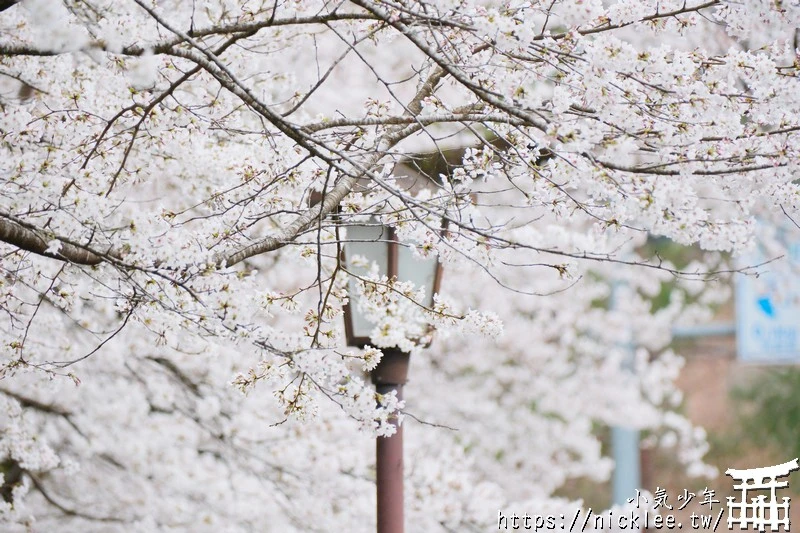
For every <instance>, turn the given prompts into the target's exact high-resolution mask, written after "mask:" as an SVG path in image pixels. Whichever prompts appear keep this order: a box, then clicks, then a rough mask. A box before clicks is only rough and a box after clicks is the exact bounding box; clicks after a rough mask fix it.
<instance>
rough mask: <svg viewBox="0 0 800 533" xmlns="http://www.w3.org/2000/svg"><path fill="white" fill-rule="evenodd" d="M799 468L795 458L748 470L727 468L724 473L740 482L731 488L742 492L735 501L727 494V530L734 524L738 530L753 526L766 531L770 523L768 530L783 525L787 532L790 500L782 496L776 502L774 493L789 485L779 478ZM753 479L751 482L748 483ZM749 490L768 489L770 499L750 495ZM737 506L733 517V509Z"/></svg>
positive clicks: (774, 529)
mask: <svg viewBox="0 0 800 533" xmlns="http://www.w3.org/2000/svg"><path fill="white" fill-rule="evenodd" d="M798 469H800V466H798V464H797V459H795V460H793V461H789V462H788V463H783V464H782V465H775V466H765V467H763V468H751V469H749V470H735V469H733V468H729V469H728V470H726V471H725V474H727V475H729V476H731V477H732V478H733V479H735V480H737V481H740V482H741V483H740V484H738V485H734V486H733V488H734V489H736V490H740V491H742V499H741V501H738V502H737V501H736V498H734V497H733V496H728V529H733V525H734V524H739V529H750V526H751V525H752V526H753V529H755V530H758V531H766V528H767V526H769V528H770V530H771V531H778V529H779V527H780V526H783V530H784V531H789V526H790V522H789V501H790V498H786V497H784V498H783V499H782V503H778V499H777V497H776V495H775V492H776V491H777V490H778V489H783V488H786V487H788V486H789V482H788V481H778V478H782V477H787V476H788V475H789V474H790V473H791V472H794V471H795V470H798ZM750 482H752V483H750ZM748 491H769V500H768V501H767V497H766V496H765V495H764V494H759V495H758V496H757V497H752V496H751V497H750V501H749V502H748V496H749V495H748ZM737 509H738V511H739V514H738V516H736V514H735V513H734V511H736V510H737Z"/></svg>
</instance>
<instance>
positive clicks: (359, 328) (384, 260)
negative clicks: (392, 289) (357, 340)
mask: <svg viewBox="0 0 800 533" xmlns="http://www.w3.org/2000/svg"><path fill="white" fill-rule="evenodd" d="M388 240H389V229H388V228H387V227H385V226H381V225H380V224H378V223H375V224H370V225H359V226H348V227H347V243H346V244H345V259H346V261H347V269H348V270H349V271H350V272H352V273H353V274H355V275H359V276H360V275H365V274H367V272H368V271H369V268H370V266H371V263H377V264H378V271H379V272H378V274H379V275H386V274H387V272H388V271H389V243H388ZM356 255H359V256H361V257H363V258H364V259H366V260H367V262H369V263H370V266H354V265H353V262H352V260H351V258H352V257H354V256H356ZM356 286H357V281H356V280H355V279H353V278H350V282H349V284H348V292H349V293H350V316H351V320H352V322H351V323H352V326H353V336H355V337H369V334H370V333H371V332H372V330H373V328H374V327H375V325H374V324H373V323H372V322H370V321H369V320H367V319H366V318H364V316H363V315H362V313H361V312H360V311H359V310H358V305H357V302H356V300H355V298H354V296H355V295H356V294H357V293H356Z"/></svg>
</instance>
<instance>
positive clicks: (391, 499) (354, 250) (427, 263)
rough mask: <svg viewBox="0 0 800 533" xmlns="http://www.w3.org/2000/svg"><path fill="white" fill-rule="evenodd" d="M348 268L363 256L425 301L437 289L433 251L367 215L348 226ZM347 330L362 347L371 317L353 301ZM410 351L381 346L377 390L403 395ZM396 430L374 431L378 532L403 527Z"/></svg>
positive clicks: (400, 444) (400, 457) (393, 532)
mask: <svg viewBox="0 0 800 533" xmlns="http://www.w3.org/2000/svg"><path fill="white" fill-rule="evenodd" d="M344 255H345V263H346V264H347V268H348V270H350V271H351V272H352V271H353V270H354V266H353V265H352V264H351V263H352V261H350V262H349V263H348V259H347V258H348V257H350V258H352V257H354V256H356V255H359V256H362V257H364V258H365V259H366V260H367V261H369V262H370V263H376V264H377V265H378V269H379V275H386V276H387V277H388V278H389V279H390V280H391V279H393V278H396V279H397V280H398V281H410V282H413V283H414V286H415V287H417V288H420V287H424V288H425V296H426V301H424V302H419V303H420V304H422V305H425V306H426V307H429V308H430V307H431V306H432V305H433V295H434V293H435V292H437V291H438V290H439V281H440V279H441V272H442V268H441V265H440V263H439V261H438V259H437V258H436V257H432V258H427V259H420V258H416V257H414V255H413V253H412V251H411V249H410V248H409V247H408V246H404V245H403V244H402V243H400V242H398V240H397V239H396V236H395V232H394V229H393V228H391V227H389V226H384V225H381V224H380V223H379V222H377V221H375V220H374V219H371V220H370V221H369V222H368V223H365V224H357V225H348V226H347V244H346V245H345V247H344ZM355 286H356V281H355V280H353V279H352V278H351V281H350V286H349V293H350V294H351V295H354V294H356V291H355ZM344 315H345V334H346V336H347V344H348V345H350V346H357V347H359V348H363V347H364V346H365V345H366V344H369V342H370V340H369V338H370V332H371V331H372V330H373V329H374V327H375V326H374V324H373V323H371V322H370V321H369V320H368V319H367V318H366V317H365V316H364V315H363V313H361V312H360V311H359V309H358V305H356V302H354V301H353V299H352V296H351V300H350V303H349V304H348V305H347V306H345V309H344ZM408 363H409V354H408V353H407V352H404V351H402V350H400V349H397V348H388V349H383V357H382V358H381V361H380V362H379V363H378V366H377V367H376V368H375V369H374V370H373V371H372V372H371V377H372V383H374V384H375V390H376V392H377V393H378V394H390V393H391V392H392V391H396V394H397V398H398V400H402V399H403V385H405V383H406V380H407V377H408ZM395 425H396V428H397V431H396V432H395V434H394V435H392V436H391V437H378V438H377V441H376V447H375V451H376V467H377V491H378V533H403V428H402V427H401V426H400V425H399V424H397V423H396V422H395Z"/></svg>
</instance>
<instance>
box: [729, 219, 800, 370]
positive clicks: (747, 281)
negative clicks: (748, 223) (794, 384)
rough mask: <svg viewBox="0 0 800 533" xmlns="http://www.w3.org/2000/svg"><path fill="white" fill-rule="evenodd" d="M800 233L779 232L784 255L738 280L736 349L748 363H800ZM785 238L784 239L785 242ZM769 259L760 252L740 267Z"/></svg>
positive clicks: (795, 230)
mask: <svg viewBox="0 0 800 533" xmlns="http://www.w3.org/2000/svg"><path fill="white" fill-rule="evenodd" d="M798 236H800V230H798V229H797V228H792V229H791V230H787V231H786V232H784V231H781V230H779V234H778V237H779V238H782V240H783V242H789V243H791V244H788V245H787V246H786V249H787V254H786V255H785V256H784V257H783V258H781V259H779V260H777V261H774V262H772V263H769V264H767V265H764V266H762V267H759V268H758V271H759V272H761V273H760V274H759V275H758V276H756V275H742V274H739V275H738V276H737V283H736V349H737V352H738V355H739V359H740V360H741V361H745V362H751V363H797V362H800V275H799V274H798V273H799V272H800V240H798V241H797V242H792V241H794V240H795V239H797V238H798ZM784 237H785V238H784ZM769 259H771V258H768V257H766V255H765V254H764V252H763V250H759V251H758V252H757V253H755V254H753V255H751V256H748V257H747V258H745V259H744V262H742V263H741V265H742V266H754V265H758V264H761V263H763V262H765V261H767V260H769Z"/></svg>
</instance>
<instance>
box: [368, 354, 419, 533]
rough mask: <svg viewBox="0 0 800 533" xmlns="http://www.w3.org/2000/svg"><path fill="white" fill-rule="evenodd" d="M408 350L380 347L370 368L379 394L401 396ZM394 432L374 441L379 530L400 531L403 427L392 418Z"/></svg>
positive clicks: (401, 531) (401, 397) (406, 375)
mask: <svg viewBox="0 0 800 533" xmlns="http://www.w3.org/2000/svg"><path fill="white" fill-rule="evenodd" d="M409 358H410V357H409V354H407V353H405V352H403V351H401V350H397V349H385V350H383V358H382V359H381V362H380V363H378V366H377V367H376V368H375V370H373V371H372V382H373V383H374V384H375V391H376V392H377V393H378V394H390V393H391V392H392V391H396V392H397V399H398V400H402V399H403V385H405V383H406V379H407V377H408V363H409ZM394 424H395V426H396V428H397V432H396V433H395V434H394V435H392V436H390V437H378V438H377V440H376V441H375V456H376V468H377V476H376V477H377V489H378V533H403V525H404V519H403V427H402V426H401V425H399V424H397V421H396V420H395V422H394Z"/></svg>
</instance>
